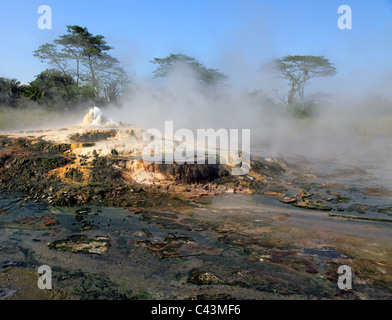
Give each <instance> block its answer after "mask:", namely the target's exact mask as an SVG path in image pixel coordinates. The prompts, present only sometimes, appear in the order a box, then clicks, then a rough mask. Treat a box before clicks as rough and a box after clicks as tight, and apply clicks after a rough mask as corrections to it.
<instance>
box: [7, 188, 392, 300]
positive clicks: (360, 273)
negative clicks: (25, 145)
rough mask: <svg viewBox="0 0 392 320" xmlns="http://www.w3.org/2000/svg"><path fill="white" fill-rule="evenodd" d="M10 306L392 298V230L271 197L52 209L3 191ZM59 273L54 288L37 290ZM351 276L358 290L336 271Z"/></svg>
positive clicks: (39, 202)
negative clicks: (45, 274) (48, 273)
mask: <svg viewBox="0 0 392 320" xmlns="http://www.w3.org/2000/svg"><path fill="white" fill-rule="evenodd" d="M0 206H1V208H2V209H3V210H4V212H3V213H2V214H1V215H0V221H1V222H0V230H1V232H0V257H1V260H0V263H1V265H0V267H1V270H2V271H1V273H0V297H1V298H2V299H293V298H295V299H322V298H327V299H390V298H392V291H391V283H392V282H391V271H392V270H391V260H392V250H391V247H392V246H391V245H392V232H391V231H392V230H391V229H392V223H382V222H375V221H357V220H350V221H347V220H346V219H342V218H339V217H331V216H328V213H325V212H320V211H312V210H303V209H298V208H294V207H292V208H290V207H289V209H288V207H287V205H285V204H282V203H280V202H279V201H278V200H277V199H276V198H274V197H270V196H263V195H221V196H216V197H207V198H202V199H201V200H199V202H198V203H196V202H195V203H194V204H193V206H192V207H188V208H187V207H184V208H182V209H181V208H177V209H172V210H168V209H167V208H149V209H141V208H126V209H125V208H124V209H122V208H107V207H97V206H88V207H72V208H66V207H56V206H51V205H49V204H47V203H46V202H43V201H33V200H23V198H22V197H20V195H18V194H7V195H6V194H2V195H1V197H0ZM40 265H49V266H50V267H51V268H52V275H53V289H52V290H40V289H38V288H37V282H36V281H37V279H38V274H37V269H38V266H40ZM340 265H348V266H350V267H352V270H353V274H354V280H353V289H352V290H345V291H342V290H339V289H338V287H337V277H338V274H337V269H338V267H339V266H340Z"/></svg>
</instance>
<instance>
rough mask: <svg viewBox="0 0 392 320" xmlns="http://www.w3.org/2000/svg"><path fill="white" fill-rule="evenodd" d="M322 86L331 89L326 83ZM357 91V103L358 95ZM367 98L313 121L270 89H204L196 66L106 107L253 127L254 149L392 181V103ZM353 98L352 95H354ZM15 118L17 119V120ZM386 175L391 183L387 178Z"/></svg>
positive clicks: (332, 107) (327, 106) (189, 123)
mask: <svg viewBox="0 0 392 320" xmlns="http://www.w3.org/2000/svg"><path fill="white" fill-rule="evenodd" d="M324 89H325V90H323V88H321V91H328V90H327V88H324ZM359 100H360V99H359V97H356V99H355V101H359ZM362 100H363V102H362V103H359V102H355V103H350V102H341V101H339V102H331V101H329V102H328V103H323V104H320V105H319V106H318V109H317V110H316V114H315V116H314V117H313V118H310V119H298V118H295V117H293V116H292V114H291V113H290V110H289V109H287V107H284V106H282V105H278V104H276V103H274V102H273V101H272V100H271V99H270V98H268V97H267V95H266V94H265V93H264V92H258V93H257V94H255V92H253V93H249V92H247V91H245V90H243V89H238V88H233V87H230V86H224V85H222V86H218V87H212V88H203V87H201V86H200V84H199V83H198V82H197V81H196V80H195V77H194V76H193V75H192V73H191V71H190V70H186V69H185V70H184V69H181V70H177V71H176V72H174V73H173V74H172V76H171V77H169V78H167V79H165V80H164V81H158V80H150V81H147V80H146V81H139V80H135V81H134V83H133V84H132V86H131V88H130V90H129V92H128V93H127V94H125V95H124V96H123V98H122V100H121V101H120V103H119V106H109V107H106V108H102V110H103V112H104V114H105V115H107V116H108V117H109V118H111V119H113V121H114V122H123V123H124V122H125V123H132V124H134V125H136V126H138V127H140V128H144V129H147V128H156V129H159V130H161V132H162V133H163V131H164V124H165V121H174V130H177V129H180V128H188V129H192V130H196V129H208V128H213V129H215V130H217V129H219V128H225V129H227V130H229V129H248V128H249V129H251V147H252V150H253V151H252V154H253V155H257V154H260V153H261V154H265V155H268V156H274V155H280V156H282V157H283V158H287V157H298V156H300V157H304V158H306V159H312V160H313V161H315V162H317V161H318V160H321V161H325V160H329V161H332V162H334V163H337V164H339V163H343V164H344V165H355V166H365V167H372V168H376V169H377V170H376V171H377V172H378V173H377V179H378V180H380V182H382V183H383V184H384V185H385V186H386V187H389V186H392V182H391V181H392V178H391V177H392V174H391V172H392V164H391V161H390V158H391V156H392V148H390V147H389V146H390V141H391V138H392V103H391V102H390V101H389V100H388V99H383V98H380V97H370V98H369V97H368V98H367V99H362ZM347 101H350V98H349V97H347ZM88 109H89V107H87V106H86V108H81V109H80V112H69V111H64V112H43V111H42V110H40V109H39V108H33V109H31V110H26V111H15V110H6V111H5V112H4V111H3V113H2V115H1V117H2V127H1V128H6V129H9V128H10V127H14V128H15V129H26V130H28V129H30V130H31V129H38V128H41V129H53V128H61V127H65V126H70V125H73V124H80V119H82V117H83V115H84V114H85V113H86V112H87V111H88ZM10 119H11V120H12V121H11V120H10ZM381 180H385V181H381Z"/></svg>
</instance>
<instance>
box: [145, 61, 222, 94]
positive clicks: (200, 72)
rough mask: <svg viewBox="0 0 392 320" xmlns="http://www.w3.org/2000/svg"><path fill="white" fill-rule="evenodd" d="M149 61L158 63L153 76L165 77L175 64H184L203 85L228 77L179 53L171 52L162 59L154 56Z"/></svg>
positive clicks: (212, 83) (213, 83)
mask: <svg viewBox="0 0 392 320" xmlns="http://www.w3.org/2000/svg"><path fill="white" fill-rule="evenodd" d="M150 62H152V63H154V64H157V65H158V67H157V68H156V69H155V70H154V71H153V74H154V76H155V77H167V76H168V75H169V74H170V73H172V72H173V70H174V68H175V67H176V66H178V65H180V64H184V65H187V66H189V67H190V68H191V69H192V70H193V71H194V73H195V76H196V80H197V81H198V82H199V83H200V85H201V86H203V87H207V86H210V85H216V84H218V83H220V82H223V81H225V80H226V79H228V77H227V76H226V75H225V74H223V73H221V72H219V71H218V70H216V69H209V68H206V67H205V66H204V64H202V63H200V62H199V61H197V60H196V59H195V58H192V57H189V56H187V55H184V54H181V53H180V54H173V53H171V54H170V55H169V56H167V57H165V58H163V59H159V58H154V60H153V61H150Z"/></svg>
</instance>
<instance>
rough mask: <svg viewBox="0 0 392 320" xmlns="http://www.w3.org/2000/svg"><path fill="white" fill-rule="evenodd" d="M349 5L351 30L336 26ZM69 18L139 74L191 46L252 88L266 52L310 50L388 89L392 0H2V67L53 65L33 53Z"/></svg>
mask: <svg viewBox="0 0 392 320" xmlns="http://www.w3.org/2000/svg"><path fill="white" fill-rule="evenodd" d="M343 4H346V5H350V6H351V8H352V19H353V20H352V21H353V25H352V30H340V29H339V28H338V27H337V20H338V18H339V14H338V13H337V9H338V7H339V6H340V5H343ZM40 5H49V6H50V7H51V9H52V27H53V28H52V29H51V30H40V29H39V28H38V26H37V20H38V18H39V17H40V14H38V13H37V9H38V7H39V6H40ZM73 24H78V25H80V26H84V27H87V28H88V29H89V31H90V32H91V33H93V34H101V35H103V36H105V38H106V40H107V42H108V44H109V45H111V46H113V47H114V48H115V49H114V50H113V51H112V55H114V56H116V57H117V58H119V59H120V60H123V61H125V62H127V63H128V64H129V69H130V70H131V71H132V72H133V73H134V74H135V75H136V76H139V77H150V76H151V71H152V70H153V69H154V65H153V64H151V63H150V62H149V61H150V60H152V59H153V58H154V57H165V56H167V55H168V54H169V53H185V54H188V55H191V56H193V57H195V58H197V59H198V60H200V61H202V62H204V64H205V65H206V66H207V67H209V68H217V69H220V70H221V71H223V72H224V73H226V74H228V75H229V76H230V77H231V79H235V80H233V81H234V82H235V83H236V84H239V85H248V86H250V87H252V86H257V82H258V79H257V77H258V74H259V73H257V72H256V70H257V68H259V66H260V64H261V63H263V62H266V61H268V59H271V58H275V57H281V56H284V55H287V54H312V55H325V56H326V57H327V58H329V59H330V60H331V61H332V62H334V63H335V64H336V66H337V69H338V71H339V74H338V77H337V78H338V79H339V80H340V81H341V82H340V83H344V82H349V81H351V80H350V79H357V80H358V79H360V80H361V81H360V82H361V83H362V84H363V86H365V87H366V86H368V87H371V86H377V87H380V88H384V87H385V90H389V89H388V88H392V86H391V84H392V76H391V74H392V72H391V71H392V1H391V0H374V1H369V0H366V1H364V0H350V1H346V0H339V1H336V0H258V1H257V0H253V1H252V0H128V1H125V0H110V1H109V0H77V1H75V0H66V1H65V0H39V1H36V0H17V1H15V0H0V39H1V50H0V59H1V62H0V76H3V77H9V78H17V79H18V80H20V81H23V82H29V81H31V80H33V79H34V76H35V75H37V74H38V73H40V72H41V71H42V70H44V69H45V68H46V67H47V66H46V65H44V64H42V63H41V62H39V61H38V60H37V59H36V58H34V57H33V56H32V52H33V51H34V50H35V49H37V48H38V47H39V46H40V45H41V44H43V43H45V42H51V41H53V40H54V39H56V38H57V37H58V36H59V35H61V34H64V33H66V25H73Z"/></svg>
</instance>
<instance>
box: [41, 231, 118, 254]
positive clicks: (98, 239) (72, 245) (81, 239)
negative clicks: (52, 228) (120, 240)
mask: <svg viewBox="0 0 392 320" xmlns="http://www.w3.org/2000/svg"><path fill="white" fill-rule="evenodd" d="M48 247H49V248H50V249H54V250H60V251H69V252H72V253H80V252H81V253H94V254H100V255H101V254H104V253H106V252H107V251H108V250H109V247H110V239H109V237H103V236H95V237H87V236H85V235H73V236H71V237H69V238H67V239H64V240H56V241H54V242H51V243H49V244H48Z"/></svg>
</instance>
